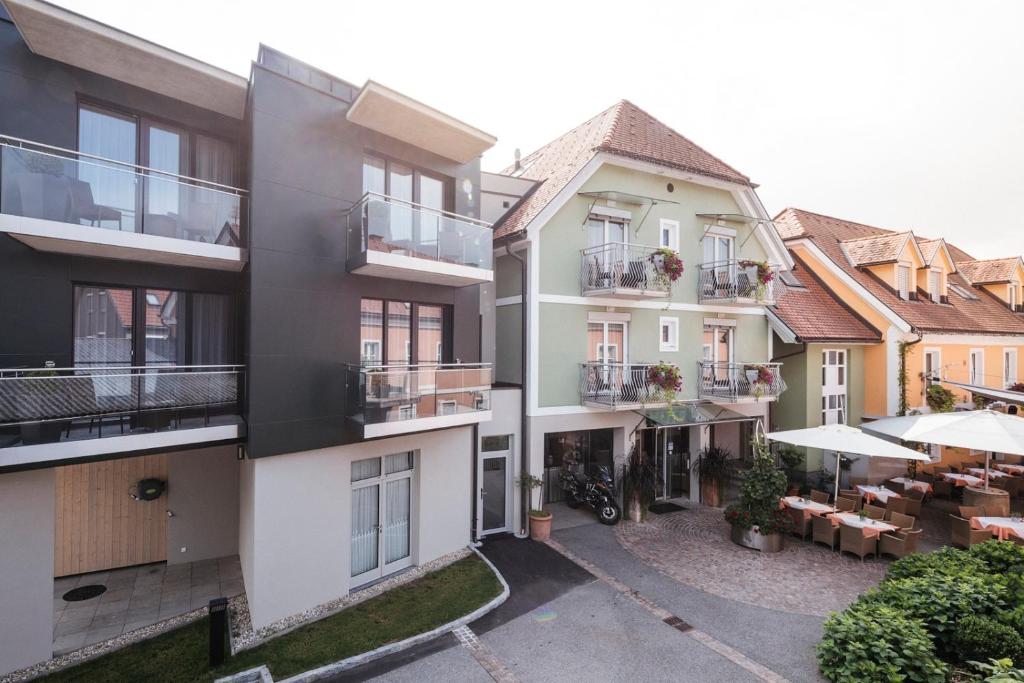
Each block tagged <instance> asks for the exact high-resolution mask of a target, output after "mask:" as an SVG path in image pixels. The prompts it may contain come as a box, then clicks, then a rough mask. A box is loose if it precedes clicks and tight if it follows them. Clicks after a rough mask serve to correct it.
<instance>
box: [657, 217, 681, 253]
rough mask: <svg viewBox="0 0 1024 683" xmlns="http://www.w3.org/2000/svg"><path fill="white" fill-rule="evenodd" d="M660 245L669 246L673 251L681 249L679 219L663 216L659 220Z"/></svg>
mask: <svg viewBox="0 0 1024 683" xmlns="http://www.w3.org/2000/svg"><path fill="white" fill-rule="evenodd" d="M658 233H659V242H658V246H661V247H668V248H669V249H671V250H672V251H679V221H674V220H671V219H668V218H662V219H661V221H660V222H659V231H658Z"/></svg>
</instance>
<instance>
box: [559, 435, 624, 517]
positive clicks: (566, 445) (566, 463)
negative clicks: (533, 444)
mask: <svg viewBox="0 0 1024 683" xmlns="http://www.w3.org/2000/svg"><path fill="white" fill-rule="evenodd" d="M614 441H615V440H614V430H612V429H591V430H586V431H579V432H553V433H550V434H545V435H544V492H545V497H546V500H547V502H549V503H553V502H557V501H558V500H560V499H561V487H560V486H559V484H558V473H559V471H560V470H561V469H563V468H565V469H566V470H568V471H571V472H578V473H580V474H587V475H594V474H597V471H598V468H600V467H607V468H609V471H612V468H613V467H614V463H613V457H612V456H613V452H614ZM612 474H613V476H614V472H612Z"/></svg>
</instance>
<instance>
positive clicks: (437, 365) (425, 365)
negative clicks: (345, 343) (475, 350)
mask: <svg viewBox="0 0 1024 683" xmlns="http://www.w3.org/2000/svg"><path fill="white" fill-rule="evenodd" d="M345 365H347V366H348V367H350V368H359V369H361V370H388V369H390V368H433V369H437V368H446V369H457V368H489V367H491V366H492V365H494V363H388V364H387V365H384V364H380V363H373V364H369V365H368V364H366V363H345Z"/></svg>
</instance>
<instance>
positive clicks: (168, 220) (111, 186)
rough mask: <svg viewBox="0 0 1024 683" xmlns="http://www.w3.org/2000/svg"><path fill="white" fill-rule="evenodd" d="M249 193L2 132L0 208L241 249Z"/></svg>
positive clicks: (0, 210) (16, 213) (17, 213)
mask: <svg viewBox="0 0 1024 683" xmlns="http://www.w3.org/2000/svg"><path fill="white" fill-rule="evenodd" d="M246 195H247V193H246V191H245V190H242V189H239V188H236V187H230V186H228V185H221V184H219V183H215V182H211V181H208V180H202V179H200V178H191V177H188V176H183V175H178V174H175V173H169V172H166V171H161V170H158V169H154V168H148V167H146V166H140V165H138V164H131V163H126V162H123V161H117V160H115V159H108V158H106V157H101V156H97V155H94V154H87V153H85V152H76V151H74V150H69V149H64V148H62V147H54V146H52V145H45V144H42V143H38V142H32V141H30V140H23V139H21V138H15V137H10V136H3V135H0V213H4V214H8V215H13V216H19V217H22V218H36V219H42V220H50V221H56V222H60V223H70V224H73V225H84V226H91V227H94V228H97V229H106V230H116V231H121V232H134V233H140V234H146V235H157V236H161V237H171V238H175V239H181V240H188V241H194V242H203V243H207V244H216V245H223V246H232V247H238V246H241V244H242V214H243V212H244V211H245V203H246Z"/></svg>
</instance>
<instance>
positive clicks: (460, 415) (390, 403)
mask: <svg viewBox="0 0 1024 683" xmlns="http://www.w3.org/2000/svg"><path fill="white" fill-rule="evenodd" d="M491 382H492V371H491V366H490V364H489V363H449V364H421V365H368V364H364V365H349V366H348V369H347V378H346V396H347V401H346V405H347V414H348V418H349V420H350V421H351V422H352V423H353V424H355V425H356V426H357V427H358V428H359V429H361V430H362V436H363V438H365V439H374V438H378V437H384V436H396V435H399V434H411V433H414V432H422V431H427V430H432V429H444V428H448V427H459V426H463V425H469V424H477V423H479V422H487V421H488V420H490V419H491Z"/></svg>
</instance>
